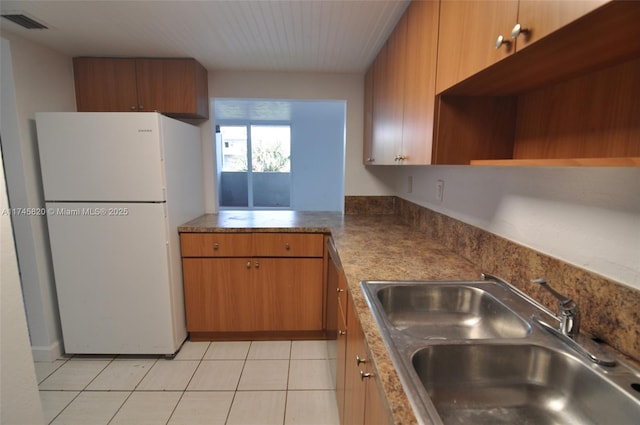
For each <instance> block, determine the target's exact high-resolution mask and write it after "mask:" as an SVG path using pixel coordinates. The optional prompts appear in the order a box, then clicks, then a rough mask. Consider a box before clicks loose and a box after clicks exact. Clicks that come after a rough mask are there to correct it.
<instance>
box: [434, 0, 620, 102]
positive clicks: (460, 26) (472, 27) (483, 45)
mask: <svg viewBox="0 0 640 425" xmlns="http://www.w3.org/2000/svg"><path fill="white" fill-rule="evenodd" d="M608 1H610V0H521V1H517V0H499V1H484V0H481V1H480V0H462V1H461V0H442V3H441V6H440V8H441V11H440V39H439V42H438V51H439V53H438V55H439V56H438V81H437V92H438V93H440V92H442V91H444V90H446V89H448V88H449V87H451V86H453V85H455V84H456V83H458V82H461V81H463V80H465V79H466V78H468V77H470V76H473V75H476V74H477V73H479V72H480V71H482V70H484V69H486V68H488V67H490V66H491V65H493V64H494V63H496V62H499V61H501V60H502V59H504V58H506V57H508V56H511V55H512V54H513V53H515V52H517V51H519V50H523V49H524V48H525V47H527V46H530V45H532V44H534V43H535V42H537V41H539V40H540V39H542V38H544V37H545V36H547V35H549V34H551V33H553V32H555V31H556V30H558V29H560V28H562V27H565V26H566V25H568V24H570V23H571V22H573V21H575V20H577V19H578V18H580V17H582V16H583V15H586V14H587V13H589V12H591V11H593V10H594V9H596V8H598V7H599V6H601V5H602V4H604V3H607V2H608ZM517 24H518V25H519V26H520V28H521V29H522V30H523V31H522V32H521V33H520V34H519V35H517V34H514V31H515V27H516V25H517ZM514 35H515V38H514ZM500 36H501V37H502V39H503V43H502V44H499V41H498V37H500Z"/></svg>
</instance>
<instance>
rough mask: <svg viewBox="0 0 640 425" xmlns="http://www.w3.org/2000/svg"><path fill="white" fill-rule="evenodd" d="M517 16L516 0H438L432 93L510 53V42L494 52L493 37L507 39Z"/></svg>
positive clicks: (509, 38)
mask: <svg viewBox="0 0 640 425" xmlns="http://www.w3.org/2000/svg"><path fill="white" fill-rule="evenodd" d="M517 16H518V2H517V1H516V0H498V1H488V0H487V1H484V0H483V1H478V0H476V1H474V0H442V2H441V4H440V34H439V40H438V66H437V68H438V71H437V83H436V91H437V92H438V93H440V92H441V91H443V90H445V89H447V88H449V87H451V86H452V85H454V84H456V83H457V82H459V81H462V80H464V79H465V78H467V77H469V76H471V75H473V74H475V73H477V72H478V71H480V70H482V69H484V68H486V67H488V66H490V65H492V64H494V63H496V62H498V61H499V60H501V59H503V58H505V57H507V56H509V55H510V54H512V53H513V52H514V50H515V49H514V46H513V43H511V44H505V45H503V46H501V47H500V48H498V49H496V47H495V44H496V38H497V37H498V36H499V35H502V36H503V37H504V38H505V40H509V41H510V40H511V29H512V28H513V26H514V25H515V22H516V20H517Z"/></svg>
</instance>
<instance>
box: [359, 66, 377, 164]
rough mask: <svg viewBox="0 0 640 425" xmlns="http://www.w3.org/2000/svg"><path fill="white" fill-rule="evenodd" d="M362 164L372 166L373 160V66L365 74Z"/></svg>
mask: <svg viewBox="0 0 640 425" xmlns="http://www.w3.org/2000/svg"><path fill="white" fill-rule="evenodd" d="M363 138H364V140H363V148H362V163H363V164H365V165H366V164H372V163H373V162H374V161H375V160H374V158H373V64H371V66H370V67H369V69H367V72H366V73H365V74H364V128H363Z"/></svg>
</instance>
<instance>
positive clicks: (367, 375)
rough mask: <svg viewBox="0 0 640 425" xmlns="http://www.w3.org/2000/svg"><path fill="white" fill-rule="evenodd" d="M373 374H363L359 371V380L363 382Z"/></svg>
mask: <svg viewBox="0 0 640 425" xmlns="http://www.w3.org/2000/svg"><path fill="white" fill-rule="evenodd" d="M372 376H373V373H365V372H364V371H362V370H361V371H360V380H361V381H364V379H365V378H371V377H372Z"/></svg>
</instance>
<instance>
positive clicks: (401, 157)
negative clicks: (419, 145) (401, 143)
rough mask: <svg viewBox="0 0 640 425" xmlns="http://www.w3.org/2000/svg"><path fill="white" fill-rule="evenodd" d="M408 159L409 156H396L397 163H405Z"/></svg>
mask: <svg viewBox="0 0 640 425" xmlns="http://www.w3.org/2000/svg"><path fill="white" fill-rule="evenodd" d="M407 158H409V157H408V156H404V155H396V157H395V160H396V161H404V160H405V159H407Z"/></svg>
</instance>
